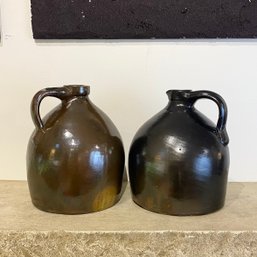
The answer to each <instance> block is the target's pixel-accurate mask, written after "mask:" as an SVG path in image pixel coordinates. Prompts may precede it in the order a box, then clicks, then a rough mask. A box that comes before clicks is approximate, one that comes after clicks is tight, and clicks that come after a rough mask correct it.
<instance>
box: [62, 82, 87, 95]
mask: <svg viewBox="0 0 257 257" xmlns="http://www.w3.org/2000/svg"><path fill="white" fill-rule="evenodd" d="M63 87H64V88H65V90H67V93H68V95H70V96H87V95H89V94H90V86H88V85H79V84H73V85H64V86H63Z"/></svg>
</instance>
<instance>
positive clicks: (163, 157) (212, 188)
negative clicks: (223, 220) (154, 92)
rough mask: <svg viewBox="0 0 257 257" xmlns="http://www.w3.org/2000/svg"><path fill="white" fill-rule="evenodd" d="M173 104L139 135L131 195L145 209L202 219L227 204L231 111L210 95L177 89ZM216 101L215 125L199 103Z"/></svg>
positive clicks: (134, 151) (170, 93) (171, 94)
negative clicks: (217, 119)
mask: <svg viewBox="0 0 257 257" xmlns="http://www.w3.org/2000/svg"><path fill="white" fill-rule="evenodd" d="M167 94H168V96H169V98H170V101H169V104H168V105H167V106H166V108H165V109H163V110H162V111H161V112H159V113H158V114H157V115H155V116H154V117H153V118H151V119H150V120H149V121H148V122H146V123H145V124H144V125H143V126H142V127H141V128H140V129H139V130H138V132H137V133H136V135H135V137H134V139H133V142H132V144H131V147H130V153H129V176H130V183H131V190H132V196H133V200H134V201H135V203H137V204H138V205H140V206H141V207H143V208H145V209H147V210H150V211H153V212H158V213H163V214H170V215H181V216H182V215H200V214H206V213H210V212H214V211H216V210H218V209H220V208H221V207H222V206H223V205H224V199H225V194H226V184H227V176H228V169H229V149H228V146H227V145H228V136H227V133H226V128H225V125H226V119H227V108H226V104H225V102H224V100H223V99H222V98H221V97H220V96H219V95H217V94H215V93H213V92H210V91H195V92H193V91H190V90H184V91H183V90H182V91H181V90H172V91H168V92H167ZM201 98H208V99H211V100H213V101H215V102H216V103H217V105H218V107H219V121H218V124H217V126H215V125H214V124H213V123H212V122H211V121H210V120H209V119H208V118H206V117H205V116H204V115H203V114H202V113H200V112H199V111H198V110H197V109H196V108H195V107H194V103H195V102H196V101H197V100H198V99H201Z"/></svg>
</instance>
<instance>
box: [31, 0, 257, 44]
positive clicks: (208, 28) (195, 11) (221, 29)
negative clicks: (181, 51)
mask: <svg viewBox="0 0 257 257" xmlns="http://www.w3.org/2000/svg"><path fill="white" fill-rule="evenodd" d="M31 2H32V27H33V35H34V38H35V39H151V38H157V39H166V38H256V37H257V0H222V1H217V0H31Z"/></svg>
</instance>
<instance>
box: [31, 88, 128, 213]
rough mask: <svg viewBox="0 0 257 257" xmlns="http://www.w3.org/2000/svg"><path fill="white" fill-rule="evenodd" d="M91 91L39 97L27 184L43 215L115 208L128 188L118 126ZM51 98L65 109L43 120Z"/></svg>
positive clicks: (63, 90) (66, 90)
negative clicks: (43, 110)
mask: <svg viewBox="0 0 257 257" xmlns="http://www.w3.org/2000/svg"><path fill="white" fill-rule="evenodd" d="M88 94H89V87H85V86H65V87H62V88H47V89H44V90H41V91H39V92H38V93H37V94H36V95H35V97H34V98H33V100H32V105H31V112H32V118H33V121H34V123H35V125H36V128H35V130H34V132H33V134H32V136H31V138H30V140H29V144H28V149H27V178H28V185H29V190H30V194H31V198H32V202H33V204H34V205H35V206H36V207H38V208H39V209H41V210H44V211H49V212H55V213H63V214H79V213H89V212H95V211H100V210H103V209H106V208H109V207H111V206H112V205H114V204H115V203H116V202H117V201H118V200H119V199H120V197H121V195H122V193H123V191H124V187H125V184H126V181H125V180H126V174H125V168H124V149H123V144H122V141H121V137H120V134H119V132H118V130H117V129H116V127H115V126H114V124H113V123H112V121H111V120H110V119H109V118H108V117H107V115H106V114H105V113H103V112H102V111H101V110H100V109H99V108H97V107H96V106H95V105H94V104H93V103H92V102H91V101H90V100H89V98H88ZM46 96H54V97H57V98H59V99H60V100H61V104H60V105H59V106H57V107H56V108H55V109H54V110H52V111H51V112H50V113H49V114H48V115H46V117H45V118H44V119H43V120H41V118H40V115H39V105H40V102H41V101H42V99H43V98H44V97H46Z"/></svg>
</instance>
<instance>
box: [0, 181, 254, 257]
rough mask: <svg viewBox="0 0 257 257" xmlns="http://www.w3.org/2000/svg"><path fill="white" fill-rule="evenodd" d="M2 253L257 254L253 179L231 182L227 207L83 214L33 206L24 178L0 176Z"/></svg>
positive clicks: (131, 207)
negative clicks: (181, 212)
mask: <svg viewBox="0 0 257 257" xmlns="http://www.w3.org/2000/svg"><path fill="white" fill-rule="evenodd" d="M0 209H1V212H0V256H1V257H2V256H8V257H9V256H19V257H20V256H21V257H22V256H24V257H28V256H49V257H51V256H53V257H58V256H113V257H114V256H118V257H122V256H178V257H180V256H183V257H184V256H190V257H191V256H199V257H202V256H226V257H230V256H238V257H242V256H252V257H255V256H257V218H256V213H257V183H230V184H229V186H228V194H227V200H226V205H225V207H224V208H223V209H222V210H220V211H218V212H216V213H213V214H209V215H205V216H197V217H172V216H166V215H161V214H155V213H151V212H148V211H146V210H144V209H142V208H140V207H139V206H137V205H135V204H134V203H133V202H132V201H131V198H130V194H129V190H127V191H126V193H125V195H124V197H123V198H122V200H121V201H120V202H119V203H118V204H117V205H116V206H114V207H112V208H110V209H107V210H105V211H102V212H98V213H93V214H85V215H75V216H66V215H57V214H52V213H45V212H42V211H39V210H37V209H36V208H35V207H33V206H32V204H31V202H30V197H29V193H28V188H27V183H26V182H17V181H0Z"/></svg>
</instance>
